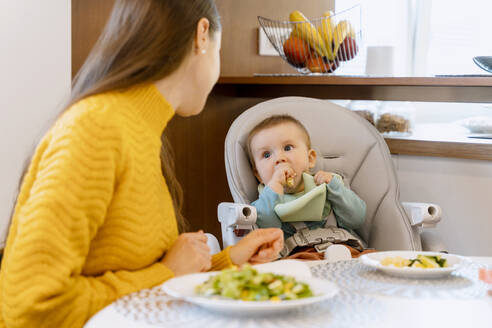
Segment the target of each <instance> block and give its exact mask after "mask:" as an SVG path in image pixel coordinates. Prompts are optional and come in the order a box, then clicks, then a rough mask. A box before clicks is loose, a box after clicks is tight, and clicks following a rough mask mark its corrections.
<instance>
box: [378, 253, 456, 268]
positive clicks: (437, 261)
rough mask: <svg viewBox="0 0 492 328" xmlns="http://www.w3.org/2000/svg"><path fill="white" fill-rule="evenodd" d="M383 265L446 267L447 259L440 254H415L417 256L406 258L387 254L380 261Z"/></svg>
mask: <svg viewBox="0 0 492 328" xmlns="http://www.w3.org/2000/svg"><path fill="white" fill-rule="evenodd" d="M380 263H381V264H382V265H384V266H390V265H393V266H395V267H397V268H405V267H410V268H422V269H435V268H446V267H448V264H447V261H446V259H445V258H443V257H442V256H439V255H436V256H429V255H417V258H414V259H406V258H403V257H401V256H388V257H385V258H384V259H382V260H381V262H380Z"/></svg>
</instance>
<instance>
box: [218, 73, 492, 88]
mask: <svg viewBox="0 0 492 328" xmlns="http://www.w3.org/2000/svg"><path fill="white" fill-rule="evenodd" d="M218 83H219V84H238V85H245V84H260V85H263V84H274V85H367V86H377V85H386V86H441V87H442V86H451V87H492V74H491V75H490V77H486V76H484V77H475V76H472V77H367V76H360V77H358V76H313V75H310V76H306V75H283V76H266V75H261V76H249V77H221V78H220V79H219V81H218Z"/></svg>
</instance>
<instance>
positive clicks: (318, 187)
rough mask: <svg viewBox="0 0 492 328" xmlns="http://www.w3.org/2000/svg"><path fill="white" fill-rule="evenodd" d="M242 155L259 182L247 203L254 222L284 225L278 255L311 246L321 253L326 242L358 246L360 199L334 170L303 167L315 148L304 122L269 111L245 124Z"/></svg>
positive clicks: (312, 157) (313, 158)
mask: <svg viewBox="0 0 492 328" xmlns="http://www.w3.org/2000/svg"><path fill="white" fill-rule="evenodd" d="M247 147H248V155H249V158H250V162H251V165H252V168H253V171H254V174H255V176H256V178H257V179H258V181H259V182H260V185H259V186H258V192H259V198H258V199H257V200H256V201H254V202H253V203H252V205H253V206H255V208H256V210H257V221H256V223H257V225H258V226H259V227H260V228H267V227H276V228H281V229H282V230H283V231H284V237H285V247H284V250H283V251H282V256H287V255H289V254H291V253H292V251H293V250H299V249H302V250H305V249H306V248H310V247H313V246H314V248H315V249H316V251H317V252H319V253H322V252H323V251H324V250H325V249H326V248H327V247H328V246H330V245H332V244H346V245H350V246H352V249H351V251H352V253H353V250H354V249H355V250H357V251H363V250H364V244H363V242H362V240H361V239H360V237H358V236H357V234H355V232H354V229H357V228H359V227H361V225H362V224H363V223H364V219H365V214H366V204H365V203H364V201H363V200H361V199H360V198H359V197H358V196H357V195H356V194H355V193H354V192H353V191H351V190H350V189H348V188H346V187H345V185H344V184H343V180H342V177H341V176H340V175H338V174H335V173H330V172H325V171H318V172H316V173H315V174H314V176H313V175H311V174H310V173H309V172H310V171H311V169H313V168H314V166H315V164H316V151H315V150H313V149H311V140H310V137H309V133H308V132H307V130H306V128H305V127H304V126H303V125H302V124H301V122H299V121H298V120H296V119H295V118H293V117H292V116H289V115H275V116H271V117H269V118H267V119H265V120H263V121H262V122H260V123H259V124H258V125H257V126H255V127H254V128H253V130H251V132H250V134H249V136H248V140H247Z"/></svg>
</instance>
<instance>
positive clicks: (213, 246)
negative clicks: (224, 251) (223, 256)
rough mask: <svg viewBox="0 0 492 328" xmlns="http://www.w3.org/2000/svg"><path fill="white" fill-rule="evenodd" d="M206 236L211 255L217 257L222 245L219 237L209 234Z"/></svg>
mask: <svg viewBox="0 0 492 328" xmlns="http://www.w3.org/2000/svg"><path fill="white" fill-rule="evenodd" d="M205 236H207V245H208V247H209V248H210V255H215V254H217V253H219V252H220V245H219V240H218V239H217V237H215V236H214V235H212V234H211V233H208V232H206V233H205Z"/></svg>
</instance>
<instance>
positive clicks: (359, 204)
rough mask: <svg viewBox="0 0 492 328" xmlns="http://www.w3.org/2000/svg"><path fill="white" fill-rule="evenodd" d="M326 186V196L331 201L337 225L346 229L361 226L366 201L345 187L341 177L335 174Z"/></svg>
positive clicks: (364, 215)
mask: <svg viewBox="0 0 492 328" xmlns="http://www.w3.org/2000/svg"><path fill="white" fill-rule="evenodd" d="M326 188H327V193H326V198H327V199H328V201H329V202H330V203H331V206H332V208H333V212H334V214H335V217H336V219H337V223H338V225H339V226H341V227H342V228H346V229H357V228H359V227H361V226H362V224H363V223H364V220H365V217H366V203H365V202H364V201H363V200H362V199H360V197H359V196H357V194H356V193H355V192H353V191H352V190H350V189H348V188H347V187H345V185H344V184H343V181H342V179H341V178H340V177H338V176H336V175H335V176H334V177H333V179H331V181H330V183H329V184H327V185H326Z"/></svg>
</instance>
